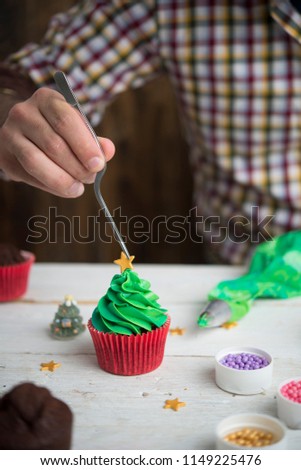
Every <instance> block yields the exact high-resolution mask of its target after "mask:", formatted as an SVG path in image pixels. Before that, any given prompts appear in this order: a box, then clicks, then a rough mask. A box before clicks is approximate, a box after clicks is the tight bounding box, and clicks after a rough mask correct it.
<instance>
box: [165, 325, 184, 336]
mask: <svg viewBox="0 0 301 470" xmlns="http://www.w3.org/2000/svg"><path fill="white" fill-rule="evenodd" d="M169 332H170V334H171V335H172V336H176V335H179V336H183V334H184V333H185V332H186V328H179V327H178V326H177V328H171V329H170V330H169Z"/></svg>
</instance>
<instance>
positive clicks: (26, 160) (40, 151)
mask: <svg viewBox="0 0 301 470" xmlns="http://www.w3.org/2000/svg"><path fill="white" fill-rule="evenodd" d="M0 142H1V144H3V146H2V149H0V161H1V165H0V167H1V168H2V169H3V170H4V171H5V172H6V173H7V174H8V176H9V177H10V178H11V179H14V180H18V181H24V182H26V183H28V184H31V185H32V186H35V187H38V188H40V189H44V190H46V191H48V192H50V193H52V194H55V195H59V196H64V197H76V196H79V195H81V194H82V193H83V191H84V186H83V183H92V182H93V181H94V179H95V174H96V172H98V171H100V170H101V169H102V168H103V166H104V163H105V160H110V159H111V158H112V157H113V155H114V153H115V147H114V144H113V143H112V142H111V141H110V140H109V139H106V138H99V144H100V145H98V143H97V142H96V141H95V140H94V138H93V136H92V135H91V133H90V131H89V130H88V129H87V127H86V125H85V123H84V122H83V119H82V117H81V116H80V114H79V113H78V112H77V111H76V110H75V109H73V108H72V107H71V106H70V105H69V104H68V103H66V101H65V100H64V98H63V97H62V96H61V95H60V94H59V93H57V92H56V91H54V90H49V89H40V90H38V91H37V92H36V93H35V94H34V95H33V96H32V97H31V98H30V99H29V100H27V101H26V102H24V103H19V104H17V105H15V106H14V107H13V108H12V110H11V111H10V114H9V117H8V119H7V120H6V122H5V124H4V125H3V127H2V128H1V129H0Z"/></svg>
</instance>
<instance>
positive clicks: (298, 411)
mask: <svg viewBox="0 0 301 470" xmlns="http://www.w3.org/2000/svg"><path fill="white" fill-rule="evenodd" d="M293 380H294V381H296V382H300V381H301V377H292V378H290V379H287V380H285V381H284V382H281V383H280V385H279V386H278V388H277V395H276V396H277V414H278V417H279V419H281V421H283V422H284V423H285V424H286V425H287V426H288V427H289V428H291V429H301V403H296V402H294V401H292V400H289V399H288V398H286V397H285V396H284V395H283V394H282V393H281V388H282V387H283V386H284V385H286V384H288V383H290V382H292V381H293Z"/></svg>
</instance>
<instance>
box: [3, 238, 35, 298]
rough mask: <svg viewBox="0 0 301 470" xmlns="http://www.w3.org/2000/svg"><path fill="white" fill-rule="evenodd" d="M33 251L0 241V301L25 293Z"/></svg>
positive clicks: (33, 257) (33, 259)
mask: <svg viewBox="0 0 301 470" xmlns="http://www.w3.org/2000/svg"><path fill="white" fill-rule="evenodd" d="M34 261H35V256H34V254H33V253H30V252H28V251H21V250H18V249H17V248H16V247H15V246H14V245H12V244H10V243H0V302H8V301H10V300H14V299H17V298H19V297H21V296H22V295H24V294H25V292H26V290H27V285H28V278H29V273H30V268H31V266H32V264H33V262H34Z"/></svg>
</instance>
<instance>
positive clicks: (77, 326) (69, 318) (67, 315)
mask: <svg viewBox="0 0 301 470" xmlns="http://www.w3.org/2000/svg"><path fill="white" fill-rule="evenodd" d="M82 320H83V318H82V316H81V315H80V314H79V308H78V306H77V303H76V301H75V300H74V299H73V297H72V295H66V296H65V300H64V302H63V303H62V304H61V305H59V308H58V311H57V312H56V314H55V317H54V319H53V322H52V323H51V324H50V330H51V333H52V334H53V336H55V337H56V338H58V339H69V338H73V337H75V336H77V335H79V334H80V333H82V332H83V331H84V330H85V325H84V324H83V323H82Z"/></svg>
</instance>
